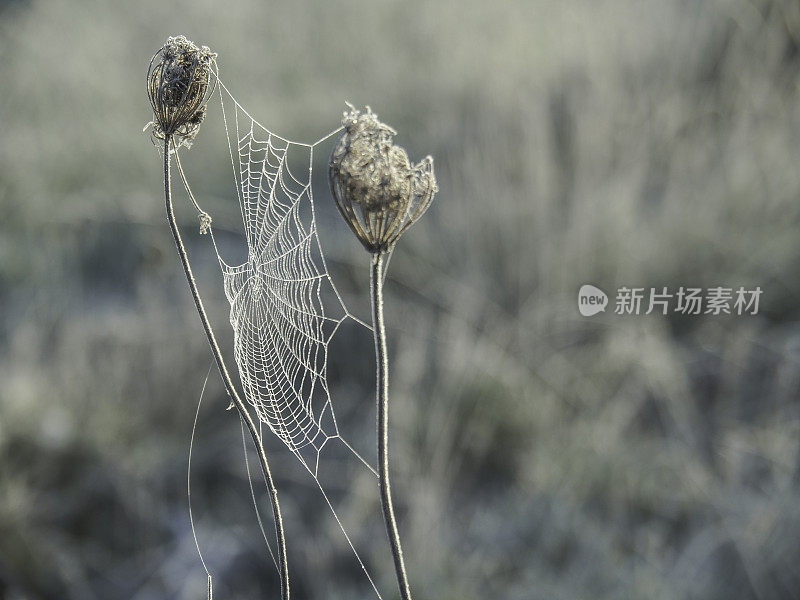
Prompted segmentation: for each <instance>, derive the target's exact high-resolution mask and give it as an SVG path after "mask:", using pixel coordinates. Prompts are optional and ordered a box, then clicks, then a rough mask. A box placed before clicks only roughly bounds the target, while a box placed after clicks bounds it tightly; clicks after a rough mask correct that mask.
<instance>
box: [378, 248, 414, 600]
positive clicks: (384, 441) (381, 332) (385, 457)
mask: <svg viewBox="0 0 800 600" xmlns="http://www.w3.org/2000/svg"><path fill="white" fill-rule="evenodd" d="M384 262H385V261H384V254H383V253H381V252H376V253H374V254H373V255H372V270H371V272H370V279H369V283H370V292H371V299H372V326H373V334H374V338H375V360H376V363H377V384H376V386H377V390H376V395H377V401H378V478H379V480H380V488H381V508H383V520H384V522H385V523H386V534H387V535H388V536H389V544H390V545H391V547H392V557H393V558H394V570H395V573H396V575H397V585H398V586H399V587H400V597H401V598H402V599H403V600H411V589H410V588H409V586H408V575H407V574H406V565H405V562H404V561H403V548H402V547H401V546H400V533H399V531H398V529H397V519H396V518H395V515H394V506H393V504H392V488H391V485H390V483H389V359H388V357H387V354H386V326H385V324H384V321H383V275H384Z"/></svg>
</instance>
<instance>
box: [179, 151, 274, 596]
mask: <svg viewBox="0 0 800 600" xmlns="http://www.w3.org/2000/svg"><path fill="white" fill-rule="evenodd" d="M171 141H172V136H170V135H167V136H165V139H164V196H165V198H166V208H167V220H168V221H169V227H170V229H171V231H172V237H173V238H174V240H175V247H176V249H177V250H178V255H179V256H180V259H181V263H182V264H183V270H184V272H185V273H186V280H187V282H188V283H189V289H190V290H191V292H192V298H193V299H194V303H195V306H196V307H197V313H198V314H199V315H200V320H201V321H202V323H203V329H204V330H205V332H206V338H208V344H209V346H211V353H212V354H213V355H214V360H215V361H216V363H217V368H218V369H219V372H220V375H221V376H222V382H223V383H224V385H225V390H226V391H227V392H228V396H229V397H230V398H231V400H232V401H233V403H234V405H235V406H236V408H237V410H238V411H239V414H240V415H241V417H242V419H244V422H245V425H247V429H248V431H250V435H251V436H252V438H253V442H254V443H255V445H256V449H257V450H258V457H259V460H260V462H261V470H262V471H263V472H264V479H265V480H266V482H267V489H268V491H269V496H270V501H271V503H272V513H273V515H274V517H275V533H276V535H277V538H278V564H279V570H280V575H281V599H282V600H289V566H288V563H287V560H286V536H285V532H284V528H283V517H282V515H281V507H280V503H279V502H278V489H277V488H276V487H275V482H274V480H273V479H272V472H271V471H270V468H269V462H268V461H267V455H266V453H265V452H264V444H263V443H262V440H261V436H260V435H259V434H258V430H257V429H256V425H255V423H254V422H253V418H252V417H251V416H250V412H249V411H248V410H247V407H246V406H245V404H244V402H242V399H241V398H240V397H239V393H238V392H237V391H236V387H235V386H234V385H233V381H232V380H231V376H230V374H229V373H228V369H227V367H226V366H225V361H224V360H223V357H222V352H221V351H220V349H219V344H218V343H217V338H216V336H215V335H214V331H213V329H212V328H211V322H210V321H209V319H208V315H207V314H206V310H205V308H204V307H203V301H202V299H201V298H200V292H199V290H198V289H197V283H196V282H195V279H194V275H193V274H192V268H191V266H190V265H189V256H188V254H187V253H186V248H185V246H184V245H183V240H182V239H181V234H180V231H179V230H178V225H177V223H176V221H175V211H174V209H173V207H172V184H171V181H170V143H171Z"/></svg>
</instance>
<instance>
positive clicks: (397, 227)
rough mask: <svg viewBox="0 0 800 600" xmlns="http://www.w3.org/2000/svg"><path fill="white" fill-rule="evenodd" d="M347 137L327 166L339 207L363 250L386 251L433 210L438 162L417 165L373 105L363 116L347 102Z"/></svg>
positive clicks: (343, 139)
mask: <svg viewBox="0 0 800 600" xmlns="http://www.w3.org/2000/svg"><path fill="white" fill-rule="evenodd" d="M348 107H349V108H350V110H349V111H348V112H345V113H344V119H342V125H343V126H344V133H343V134H342V135H341V137H340V138H339V139H338V140H337V142H336V146H335V147H334V149H333V153H332V154H331V158H330V162H329V164H328V181H329V183H330V186H331V192H332V193H333V197H334V199H335V200H336V206H337V207H338V208H339V212H340V213H341V214H342V216H343V217H344V219H345V221H347V224H348V225H349V226H350V229H351V230H352V231H353V233H355V234H356V236H357V237H358V239H359V240H360V241H361V243H362V244H363V245H364V247H365V248H366V249H367V250H369V251H370V252H373V253H383V252H387V251H388V250H390V249H391V248H392V246H393V245H394V243H395V242H396V241H397V239H398V238H399V237H400V236H401V235H402V234H403V232H405V230H406V229H408V228H409V227H410V226H411V225H412V224H413V223H414V222H416V221H417V220H418V219H419V218H420V217H421V216H422V215H423V213H424V212H425V211H426V210H427V209H428V207H429V206H430V204H431V202H432V201H433V196H434V194H436V192H437V191H438V188H437V186H436V178H435V177H434V174H433V159H432V158H431V157H430V156H427V157H426V158H424V159H423V160H422V161H421V162H419V163H417V164H416V165H412V164H411V162H410V161H409V159H408V154H407V153H406V151H405V150H404V149H403V148H401V147H400V146H397V145H395V144H394V143H393V142H392V139H393V137H394V136H395V135H396V133H397V132H396V131H395V130H394V129H392V128H391V127H389V126H388V125H386V124H385V123H381V122H380V121H379V120H378V116H377V115H376V114H374V113H373V112H372V111H371V110H370V108H369V107H367V108H366V112H364V113H362V112H361V111H359V110H356V109H355V107H353V106H351V105H349V104H348Z"/></svg>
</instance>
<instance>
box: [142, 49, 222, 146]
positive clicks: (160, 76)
mask: <svg viewBox="0 0 800 600" xmlns="http://www.w3.org/2000/svg"><path fill="white" fill-rule="evenodd" d="M216 56H217V55H216V54H215V53H214V52H211V50H209V48H208V47H207V46H202V47H198V46H196V45H195V44H194V43H193V42H191V41H190V40H188V39H186V37H184V36H182V35H179V36H177V37H170V38H167V42H166V43H165V44H164V46H162V47H161V49H160V50H159V51H158V52H156V53H155V54H154V55H153V58H152V59H151V60H150V67H149V68H148V70H147V95H148V97H149V98H150V105H151V106H152V108H153V122H152V126H153V136H154V137H155V138H156V139H159V140H163V139H165V138H166V137H167V136H172V137H173V139H174V140H175V143H176V145H181V144H183V145H186V146H189V145H191V142H192V140H193V139H194V137H195V136H196V135H197V131H198V129H199V128H200V124H201V123H202V122H203V119H204V118H205V115H206V103H207V102H208V100H209V98H210V97H211V94H212V93H213V91H214V86H215V85H216V76H215V73H214V69H215V68H216V61H215V59H216ZM212 75H214V82H213V84H212V82H211V79H212Z"/></svg>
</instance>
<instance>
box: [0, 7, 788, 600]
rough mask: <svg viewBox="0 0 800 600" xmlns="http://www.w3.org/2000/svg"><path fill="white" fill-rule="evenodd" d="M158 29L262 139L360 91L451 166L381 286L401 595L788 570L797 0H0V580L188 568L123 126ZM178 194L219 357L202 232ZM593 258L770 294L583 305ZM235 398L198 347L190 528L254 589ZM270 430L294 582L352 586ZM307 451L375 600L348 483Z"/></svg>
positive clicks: (168, 279)
mask: <svg viewBox="0 0 800 600" xmlns="http://www.w3.org/2000/svg"><path fill="white" fill-rule="evenodd" d="M178 33H184V34H186V35H187V36H188V37H189V38H190V39H193V40H194V41H196V42H198V43H202V44H208V45H209V46H211V47H212V48H213V49H214V50H215V51H217V52H218V53H219V64H220V68H221V74H222V77H223V79H224V80H225V81H226V83H227V85H228V86H229V88H230V89H231V90H232V91H233V93H234V94H235V95H236V96H237V97H238V99H239V100H240V101H241V102H242V104H243V105H244V106H245V107H246V108H248V110H250V112H251V113H252V114H253V115H255V116H256V117H257V118H258V119H259V120H260V121H261V122H262V123H264V124H265V125H267V126H269V127H271V128H272V129H274V130H276V131H277V132H279V133H281V134H282V135H285V136H287V137H290V138H292V139H298V140H304V141H312V140H315V139H317V138H318V137H320V136H321V135H323V134H324V133H325V132H327V131H330V130H332V129H334V128H335V127H336V126H337V125H338V121H339V119H340V115H341V111H342V110H343V109H344V100H350V101H352V102H354V103H356V104H357V105H364V104H369V105H371V106H372V107H373V109H374V110H376V111H377V112H378V114H379V115H380V116H381V118H382V119H383V120H385V121H386V122H388V123H389V124H391V125H393V126H394V127H395V128H396V129H398V130H399V131H400V135H399V136H398V141H399V143H401V144H403V145H405V146H406V147H407V148H408V150H409V152H410V154H411V155H412V157H415V158H417V159H418V158H421V157H422V156H424V155H425V154H428V153H430V154H432V155H433V156H434V157H435V160H436V171H437V176H438V179H439V185H440V188H441V192H440V193H439V195H438V196H437V199H436V200H435V202H434V205H433V207H432V209H431V211H430V212H429V214H428V215H427V216H426V217H425V219H423V220H422V221H421V222H420V223H419V224H418V225H416V226H415V227H414V229H413V230H411V231H410V232H409V233H408V234H407V235H406V236H405V237H404V239H403V241H402V243H401V244H400V246H399V247H398V250H397V252H396V253H395V256H394V258H393V260H392V264H391V269H390V272H389V279H388V284H387V301H388V306H387V311H388V314H387V317H388V320H389V328H390V330H389V334H390V342H391V345H390V351H391V356H392V360H393V365H392V372H391V388H392V402H393V408H392V411H393V412H392V436H393V438H392V444H393V449H394V464H393V470H394V473H395V476H394V477H395V479H394V481H395V487H396V490H397V491H396V495H397V502H398V503H399V509H400V517H401V531H402V533H403V539H404V546H405V551H406V555H407V560H408V563H409V564H408V566H409V570H410V574H411V580H412V587H413V588H414V589H415V590H416V597H418V598H422V599H424V598H437V599H440V600H448V599H453V600H455V599H459V600H471V599H475V600H478V599H480V600H484V599H486V598H499V599H504V600H505V599H508V600H517V599H518V600H532V599H619V598H645V599H649V598H659V599H660V598H664V599H669V598H703V599H705V598H709V599H720V600H722V599H733V598H736V599H740V598H742V599H750V598H752V599H758V600H769V599H779V598H780V599H783V598H787V599H788V598H798V597H800V569H799V568H798V564H800V545H798V540H799V539H800V444H799V443H798V441H799V438H798V433H800V431H799V430H800V415H799V414H798V412H799V410H800V406H798V397H799V396H800V370H799V369H798V366H799V363H800V324H798V316H799V313H798V305H799V304H800V235H798V233H799V231H798V224H799V223H800V202H798V199H799V198H800V169H798V167H797V161H798V156H799V155H800V107H799V106H798V102H797V100H798V74H799V72H798V69H800V5H798V3H797V2H795V1H790V0H731V1H723V0H710V1H708V2H702V3H701V2H689V1H678V0H674V1H670V2H663V1H656V0H643V1H640V2H624V1H621V0H601V1H596V0H569V1H566V2H544V1H535V2H528V1H526V0H517V1H513V2H492V3H486V2H481V1H477V0H464V1H462V2H458V3H456V2H438V3H425V2H421V1H411V2H384V3H377V2H375V3H365V2H354V1H345V2H335V3H333V2H324V1H322V0H308V1H298V2H283V3H269V4H267V3H261V2H256V1H255V0H243V1H242V2H237V3H230V5H226V4H224V3H219V2H210V1H209V0H197V1H194V2H188V1H181V2H175V3H161V2H156V1H154V0H144V1H142V2H135V3H128V4H123V3H118V4H111V3H104V2H99V1H91V0H72V1H70V2H67V1H65V0H54V1H52V2H45V1H43V0H42V1H36V0H16V1H9V0H5V1H4V2H0V82H2V83H1V84H0V124H2V137H0V210H1V211H2V218H0V381H2V385H0V598H3V599H9V600H23V599H26V600H32V599H53V600H72V599H76V600H77V599H79V600H93V599H98V600H106V599H116V598H124V599H128V598H130V599H135V600H150V599H153V600H156V599H158V600H161V599H165V598H174V599H190V598H191V599H197V598H204V597H205V574H204V572H203V570H202V567H201V565H200V562H199V559H198V557H197V554H196V551H195V548H194V542H193V539H192V532H191V529H190V527H189V521H188V513H187V509H186V488H185V484H186V458H187V452H188V441H189V434H190V431H191V425H192V419H193V416H194V411H195V408H196V403H197V399H198V397H199V393H200V388H201V387H202V383H203V378H204V376H205V373H206V371H207V369H208V366H209V363H210V357H209V353H208V351H207V349H206V342H205V339H204V337H203V334H202V330H201V328H200V325H199V321H198V319H197V316H196V314H195V313H194V310H193V307H192V304H191V298H190V296H189V294H188V291H187V290H186V285H185V281H184V279H183V274H182V272H181V269H180V265H179V263H178V261H177V257H176V256H175V253H174V249H173V248H172V246H171V240H170V237H169V233H168V230H167V227H166V224H165V221H164V218H163V206H162V203H163V200H162V192H161V179H160V178H161V168H160V161H159V156H158V153H157V150H156V149H155V148H154V147H153V146H152V144H151V143H150V141H149V138H148V136H147V135H146V134H142V133H141V130H142V127H143V126H144V124H145V123H146V122H147V121H148V120H150V118H151V115H150V113H149V106H148V103H147V99H146V96H145V86H144V75H145V71H146V66H147V62H148V60H149V59H150V56H151V55H152V53H153V52H155V50H156V49H158V48H159V47H160V45H161V44H162V43H163V42H164V40H165V38H166V37H167V36H168V35H171V34H178ZM223 139H224V138H222V137H221V124H220V118H219V111H218V107H217V105H216V104H214V103H212V110H211V111H210V116H209V118H208V120H207V123H206V124H204V126H203V128H202V129H201V131H200V134H199V136H198V139H197V143H196V145H195V147H194V148H193V149H192V150H191V151H190V152H188V153H185V154H184V165H185V166H186V168H187V170H188V172H189V177H190V179H191V180H192V182H193V187H194V188H195V189H196V191H197V192H198V193H199V195H200V197H201V202H202V201H203V200H202V199H203V198H205V200H206V203H212V204H213V205H214V206H216V207H219V210H216V211H215V212H214V218H215V224H219V225H220V227H223V228H224V227H226V226H227V227H235V226H236V225H237V223H236V218H235V217H236V211H235V205H232V204H231V201H232V190H233V188H232V179H231V177H230V165H229V163H227V162H226V160H227V159H226V157H225V153H224V150H223V146H222V144H223ZM324 160H325V156H324V152H322V153H321V155H320V156H319V161H318V162H319V165H318V168H317V171H316V173H317V176H318V178H319V181H318V182H317V184H316V186H315V192H316V200H317V202H318V204H319V206H320V211H321V214H320V228H321V231H322V233H321V235H322V241H323V244H324V245H325V248H326V249H327V250H328V252H329V255H330V260H331V264H332V266H333V270H334V273H335V275H336V278H337V279H336V281H337V283H338V284H339V285H340V287H342V289H343V291H344V293H345V295H346V298H347V300H348V303H349V304H350V305H351V306H352V307H353V310H354V311H355V312H357V313H359V314H361V315H366V314H367V312H366V311H367V307H368V298H367V287H366V285H367V277H368V272H367V269H368V257H367V256H366V255H365V253H364V252H363V251H362V250H361V249H360V247H359V245H358V244H357V242H356V241H355V240H354V239H353V238H352V237H351V236H350V234H349V232H348V231H347V229H346V227H345V226H344V225H343V223H342V222H341V221H339V220H338V218H337V217H336V215H335V213H334V211H333V210H332V209H331V204H332V203H331V199H330V195H329V192H328V191H327V187H326V185H325V180H324ZM178 206H179V207H181V210H180V211H179V212H180V213H181V215H180V218H181V221H182V222H183V223H184V224H185V225H186V236H187V237H188V238H190V245H191V248H190V251H191V253H192V257H193V260H194V262H195V264H196V267H197V269H198V270H199V272H200V273H199V274H200V278H201V283H202V287H203V290H204V292H205V293H206V294H207V296H208V301H209V302H210V308H211V312H212V314H213V316H214V319H215V322H216V323H217V328H218V330H219V331H220V332H221V333H224V335H223V336H222V337H223V338H224V342H223V345H224V346H225V347H227V348H230V333H229V331H228V329H229V327H227V306H226V303H225V300H224V297H223V296H222V293H221V279H220V277H219V272H218V271H217V270H216V266H215V264H214V257H213V254H211V253H210V252H209V249H208V246H207V244H206V243H205V242H207V240H204V239H200V238H199V236H197V235H196V225H197V224H196V221H195V217H194V215H193V214H192V212H191V210H189V209H188V207H187V206H186V204H185V203H184V202H183V201H182V200H181V198H180V197H179V198H178ZM225 206H227V207H228V210H229V211H230V212H228V213H226V212H225V210H223V209H224V207H225ZM588 282H591V283H595V284H596V285H599V286H600V287H601V288H604V289H605V290H606V291H610V292H612V293H613V291H614V290H615V289H616V288H618V287H620V286H622V285H628V286H642V287H650V286H652V287H663V286H669V287H673V288H675V287H678V286H680V285H684V286H697V287H712V286H718V285H724V286H729V287H738V286H739V285H743V286H745V287H749V288H752V287H755V286H756V285H759V286H761V287H762V289H763V290H764V295H763V296H762V305H761V310H760V313H759V314H758V315H757V316H749V317H710V316H709V317H705V316H696V317H689V316H680V315H670V316H668V317H663V316H653V315H651V316H639V317H633V316H628V317H621V316H615V315H613V314H610V313H611V311H608V312H607V313H606V314H603V315H598V316H596V317H593V318H591V319H586V318H583V317H581V316H580V315H579V314H578V312H577V309H576V297H575V296H576V292H577V289H578V288H579V286H580V285H581V284H583V283H588ZM612 301H613V300H612ZM336 343H337V344H338V346H337V348H338V350H337V351H336V352H334V354H333V356H332V359H331V362H330V371H331V382H332V386H333V391H334V402H335V405H336V407H337V409H338V414H339V416H340V418H341V419H342V421H343V423H344V427H343V428H344V430H345V432H346V433H347V435H348V437H349V439H350V440H351V441H353V443H354V444H355V445H356V446H357V447H359V448H360V449H363V450H364V451H365V452H370V451H371V450H370V449H371V447H372V446H371V444H372V443H373V442H372V440H373V437H372V436H373V435H374V430H373V429H372V428H373V427H374V411H373V409H372V399H371V389H372V381H373V379H372V377H373V372H372V368H373V354H372V347H371V340H370V338H369V336H368V335H365V332H364V331H363V330H359V329H358V327H355V326H352V327H349V328H345V329H344V330H343V331H342V332H341V333H340V334H339V335H338V337H337V342H336ZM226 405H227V402H226V401H225V400H224V398H223V396H222V390H221V386H220V385H219V382H218V380H217V378H216V377H215V376H213V375H212V377H211V379H210V383H209V389H208V391H207V396H206V400H205V401H204V404H203V407H202V409H201V412H200V422H199V426H198V432H197V442H196V446H195V454H194V458H193V460H194V463H193V472H192V477H193V494H192V497H193V502H194V508H195V517H196V521H197V526H198V536H199V539H200V544H201V547H202V549H203V552H204V555H205V558H206V561H207V562H208V564H209V566H210V568H211V570H212V572H213V573H214V576H215V597H219V598H247V599H250V598H274V597H277V594H278V587H277V586H278V583H277V581H278V580H277V576H276V573H275V570H274V568H273V567H272V566H271V563H270V562H269V559H268V557H267V555H266V552H265V549H264V546H263V541H262V540H261V537H260V536H261V534H260V532H259V531H258V527H257V523H256V520H255V517H254V515H253V508H252V504H251V501H250V496H249V493H250V492H249V488H248V484H247V478H246V471H245V469H244V464H243V458H242V447H241V437H240V435H241V434H240V432H239V425H238V423H237V422H236V418H235V416H234V415H233V414H232V413H228V412H225V410H224V409H225V406H226ZM269 450H270V456H271V460H272V461H273V463H274V470H275V471H276V474H277V477H278V484H279V488H280V492H281V494H282V496H281V501H282V505H283V507H284V510H285V513H286V514H285V517H286V519H287V528H288V532H289V558H290V569H291V573H292V577H293V585H294V587H295V597H296V598H298V599H303V598H326V599H336V598H347V599H352V598H365V599H366V598H370V597H374V596H372V595H371V593H370V589H369V587H368V584H367V582H366V581H365V579H364V577H363V575H361V574H360V572H359V569H358V568H357V565H356V564H355V562H354V560H353V558H352V555H351V554H350V552H349V550H348V548H347V547H346V545H345V544H344V542H343V540H342V537H341V535H340V534H339V533H338V532H337V529H336V526H335V523H334V522H333V521H332V519H331V518H330V515H329V514H328V513H327V512H326V509H325V507H324V506H323V505H322V504H321V503H320V498H319V494H318V491H317V490H316V488H315V487H314V486H313V485H312V484H313V482H312V481H310V480H309V478H308V477H303V474H302V473H301V472H300V471H299V470H298V469H297V465H296V464H295V463H294V462H293V460H294V459H293V458H292V457H291V456H289V455H288V453H287V452H286V451H285V450H284V449H283V448H281V447H280V446H279V444H278V443H276V442H275V441H274V440H271V443H270V447H269ZM325 468H326V471H325V472H326V473H328V474H329V478H328V479H327V480H326V484H327V485H328V486H329V489H330V491H331V494H332V496H333V497H334V498H335V501H336V504H337V507H338V508H339V509H340V512H341V514H342V516H343V519H344V521H345V523H346V526H347V527H348V530H349V532H350V533H351V534H352V535H353V537H354V539H355V541H356V543H357V545H358V548H359V550H360V552H361V553H362V554H363V556H364V558H365V560H366V561H367V563H368V565H369V568H370V571H371V572H372V573H373V574H374V575H375V576H376V579H377V580H378V582H379V585H380V586H381V589H382V590H384V597H385V598H392V597H393V594H394V589H395V587H394V583H393V579H392V572H391V562H390V559H389V555H388V552H387V548H386V542H385V534H384V532H383V529H382V524H381V523H380V521H379V520H378V519H377V515H378V508H377V504H376V503H377V491H376V489H374V487H373V486H374V482H373V481H372V480H370V479H369V477H366V476H364V474H363V473H362V472H359V470H358V469H357V468H356V467H354V466H353V465H350V464H348V463H346V462H344V461H340V460H338V459H337V457H335V456H332V457H331V460H330V464H327V466H325ZM259 501H260V503H261V505H262V506H266V504H265V500H264V497H263V494H261V492H260V491H259ZM265 515H267V516H268V515H269V511H266V512H265Z"/></svg>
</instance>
